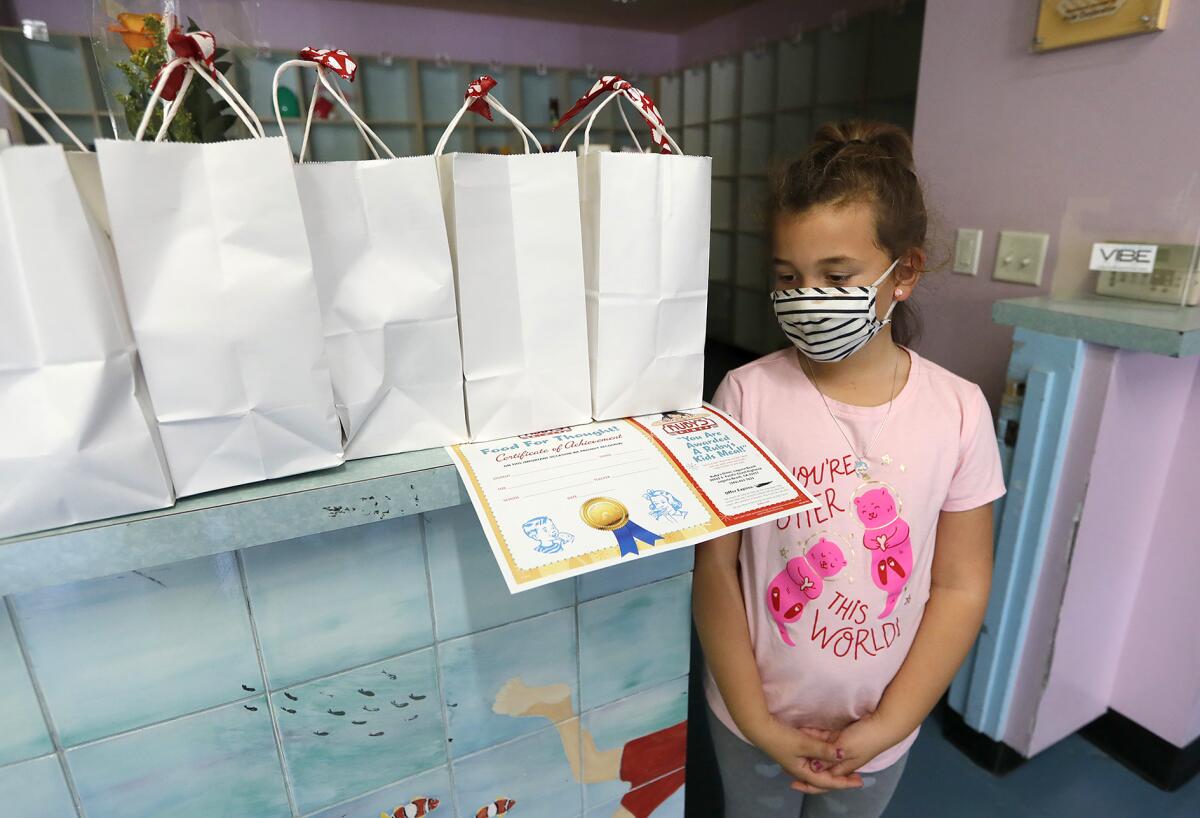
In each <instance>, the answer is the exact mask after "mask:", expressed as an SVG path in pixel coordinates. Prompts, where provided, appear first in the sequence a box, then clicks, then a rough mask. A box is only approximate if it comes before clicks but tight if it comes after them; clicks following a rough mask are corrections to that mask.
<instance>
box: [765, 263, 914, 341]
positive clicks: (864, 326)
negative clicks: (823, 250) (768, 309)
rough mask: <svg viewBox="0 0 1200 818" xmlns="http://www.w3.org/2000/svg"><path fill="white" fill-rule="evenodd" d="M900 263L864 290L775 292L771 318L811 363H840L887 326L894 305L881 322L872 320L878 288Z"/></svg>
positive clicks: (855, 288)
mask: <svg viewBox="0 0 1200 818" xmlns="http://www.w3.org/2000/svg"><path fill="white" fill-rule="evenodd" d="M899 263H900V259H896V260H895V261H893V262H892V266H891V267H888V268H887V269H886V270H884V272H883V275H881V276H880V277H879V278H877V279H875V282H874V283H873V284H871V285H870V286H868V287H798V288H795V289H791V290H775V291H774V292H773V293H771V302H772V305H773V306H774V308H775V318H776V319H777V320H778V321H779V326H780V327H781V328H782V329H783V331H784V333H785V334H786V335H787V337H788V339H789V340H790V341H791V342H792V345H793V346H794V347H796V349H798V350H800V352H801V353H802V354H803V355H805V356H806V357H808V358H810V359H812V360H814V361H822V362H828V361H843V360H845V359H846V358H849V357H850V356H851V355H853V354H854V353H855V352H858V351H859V350H860V349H862V348H863V347H864V346H865V345H866V343H867V342H868V341H870V340H871V339H872V338H874V337H875V333H877V332H879V330H881V329H883V327H884V325H885V324H889V323H891V320H892V310H894V309H895V308H896V302H895V301H892V305H891V306H890V307H888V311H887V314H886V315H884V316H883V320H882V321H881V320H879V319H878V318H876V317H875V298H876V296H877V295H878V294H879V285H880V284H881V283H882V282H883V281H884V279H886V278H887V277H888V276H889V275H891V274H892V270H894V269H896V265H897V264H899Z"/></svg>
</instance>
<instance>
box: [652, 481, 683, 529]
mask: <svg viewBox="0 0 1200 818" xmlns="http://www.w3.org/2000/svg"><path fill="white" fill-rule="evenodd" d="M643 497H644V498H645V499H646V500H648V501H650V516H651V517H653V518H654V519H655V520H657V521H658V522H664V521H665V522H668V523H681V522H683V521H684V519H685V518H686V517H687V516H688V513H687V511H686V510H684V508H683V503H682V502H681V501H680V500H679V498H678V497H676V496H675V495H674V494H672V493H671V492H669V491H664V490H663V489H650V491H648V492H646V493H645V494H644V495H643Z"/></svg>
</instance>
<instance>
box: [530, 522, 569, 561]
mask: <svg viewBox="0 0 1200 818" xmlns="http://www.w3.org/2000/svg"><path fill="white" fill-rule="evenodd" d="M521 530H522V531H524V532H525V536H526V537H528V538H529V539H531V540H533V541H534V542H536V543H537V545H535V546H534V547H533V550H534V551H537V552H538V553H539V554H561V553H562V550H563V546H567V545H570V544H571V543H573V542H575V535H574V534H568V533H567V532H565V531H559V530H558V526H557V525H555V524H554V520H552V519H550V518H549V517H546V516H541V517H531V518H530V519H528V520H526V521H525V524H524V525H522V526H521Z"/></svg>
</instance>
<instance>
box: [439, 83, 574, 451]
mask: <svg viewBox="0 0 1200 818" xmlns="http://www.w3.org/2000/svg"><path fill="white" fill-rule="evenodd" d="M475 84H478V83H475ZM480 98H481V99H484V100H486V101H487V102H489V103H490V104H491V105H492V106H493V107H494V108H495V109H496V110H497V111H499V112H500V113H501V114H502V115H503V116H505V117H507V118H508V119H510V121H512V122H513V124H514V125H516V126H517V127H518V128H519V129H522V137H523V139H525V140H528V139H531V138H532V139H533V141H534V144H535V145H536V144H537V139H536V138H534V137H533V135H532V134H531V133H529V131H528V129H527V128H525V126H524V125H522V124H521V123H520V122H519V121H517V120H516V118H515V117H513V116H512V114H510V113H508V111H506V110H505V109H504V107H503V106H502V105H500V104H498V103H497V102H496V100H495V99H494V98H492V97H491V96H489V95H486V94H483V95H481V96H480ZM472 104H474V101H473V98H468V100H467V102H466V103H464V105H463V107H462V108H461V109H460V110H459V112H458V115H457V116H456V117H455V118H454V120H453V121H452V122H451V123H450V125H449V127H448V128H447V129H446V132H445V133H444V134H443V135H442V140H441V143H440V144H439V145H438V149H437V151H435V154H436V155H438V156H439V165H438V169H439V171H440V174H441V184H442V197H443V202H444V205H445V211H446V224H447V227H448V230H449V233H450V246H451V253H452V255H453V258H454V272H455V275H456V278H457V284H458V314H459V326H460V328H461V331H462V354H463V373H464V376H465V378H466V396H467V420H468V427H469V428H470V431H471V439H472V440H491V439H493V438H498V437H507V436H510V435H517V434H523V433H525V432H533V431H538V430H541V429H549V428H554V427H558V426H571V425H573V424H577V423H586V422H587V421H588V420H590V419H591V397H590V388H589V386H588V360H587V319H586V316H585V313H584V298H583V255H582V248H581V237H580V232H579V230H580V228H579V188H578V181H577V178H576V170H575V159H574V157H573V156H568V155H565V154H557V153H552V154H543V153H541V152H540V150H541V148H540V146H538V150H539V152H538V153H535V154H529V153H526V154H524V155H517V156H491V155H483V154H464V153H452V154H446V155H444V156H443V155H441V153H442V149H443V148H444V146H445V143H446V141H447V139H448V138H449V135H450V133H451V131H452V130H453V129H454V126H455V125H456V124H457V123H458V121H459V119H461V117H462V116H463V114H464V113H465V112H466V110H467V108H468V106H470V105H472ZM526 148H527V149H528V144H527V145H526Z"/></svg>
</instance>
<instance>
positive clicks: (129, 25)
mask: <svg viewBox="0 0 1200 818" xmlns="http://www.w3.org/2000/svg"><path fill="white" fill-rule="evenodd" d="M147 17H153V18H154V19H155V20H158V21H159V22H162V15H161V14H129V13H125V14H118V15H117V22H115V23H113V24H112V25H110V26H109V27H108V30H109V31H111V32H113V33H114V34H120V35H121V39H122V40H124V41H125V47H126V48H128V49H129V53H130V54H132V53H133V52H135V51H140V50H141V49H143V48H153V47H154V45H155V43H154V38H153V37H152V36H150V35H149V34H147V33H146V18H147Z"/></svg>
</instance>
